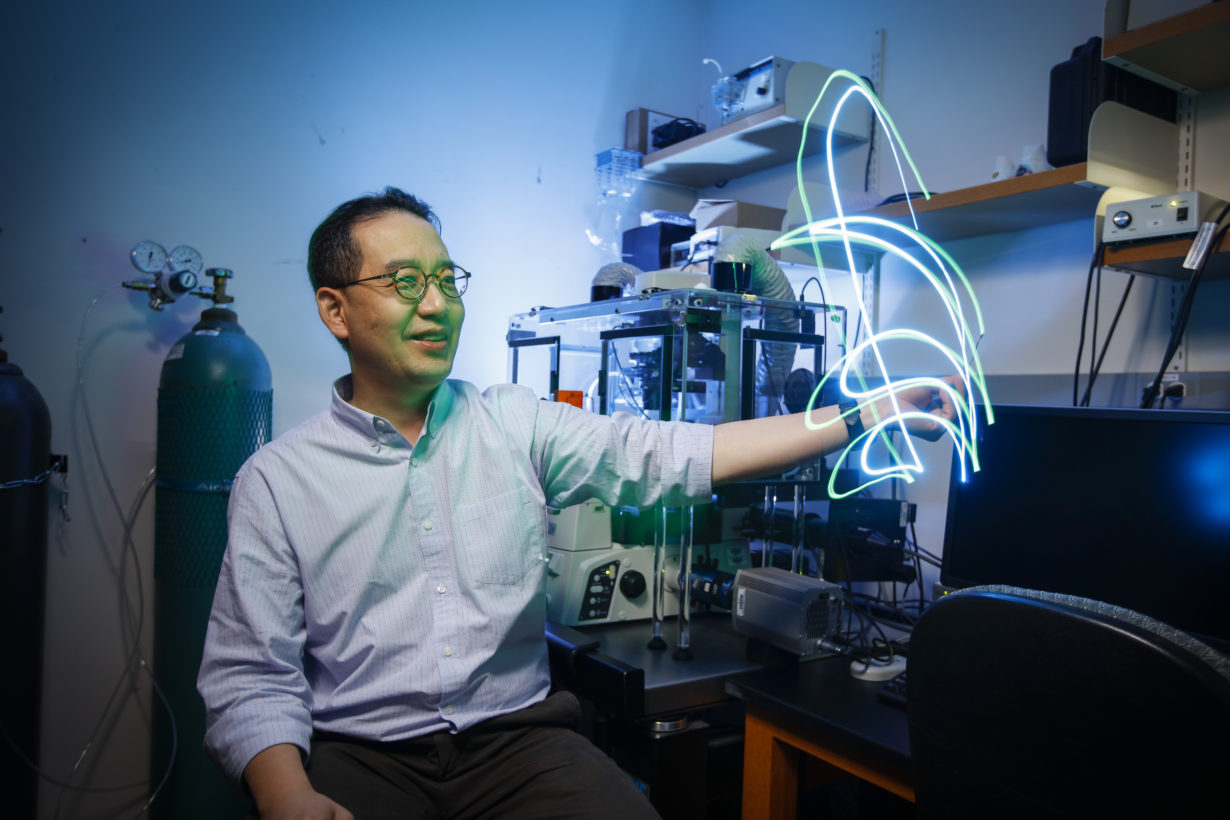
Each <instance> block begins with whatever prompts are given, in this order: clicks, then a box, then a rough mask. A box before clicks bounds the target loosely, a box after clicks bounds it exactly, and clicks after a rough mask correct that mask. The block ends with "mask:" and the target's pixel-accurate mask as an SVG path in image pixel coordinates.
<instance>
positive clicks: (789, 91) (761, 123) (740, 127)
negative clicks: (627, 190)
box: [639, 62, 871, 188]
mask: <svg viewBox="0 0 1230 820" xmlns="http://www.w3.org/2000/svg"><path fill="white" fill-rule="evenodd" d="M832 71H833V70H832V69H831V68H827V67H825V66H822V65H818V64H816V63H809V62H797V63H795V64H794V65H793V66H791V67H790V71H789V73H788V74H787V76H786V83H785V93H784V94H783V102H781V103H778V104H777V105H775V106H773V107H771V108H766V109H764V110H763V111H757V112H756V113H754V114H751V115H749V116H746V117H744V118H742V119H739V120H735V121H734V122H731V123H727V124H726V125H724V126H722V127H721V128H715V129H714V130H712V131H707V132H705V133H704V134H697V135H696V136H694V137H690V138H688V139H686V140H683V141H682V142H677V143H675V144H674V145H670V146H667V147H666V148H663V149H661V150H659V151H652V152H650V153H648V154H646V155H645V157H644V159H643V160H641V172H640V175H639V176H640V178H641V179H644V180H649V181H651V182H666V183H671V184H674V185H683V186H685V187H688V188H708V187H710V186H713V185H718V184H721V183H723V182H726V181H727V180H731V179H735V178H737V177H741V176H745V175H747V174H751V173H755V172H756V171H763V170H764V169H766V168H773V167H775V166H778V165H782V164H784V163H786V162H791V161H793V160H794V159H795V158H796V157H797V156H798V153H799V142H800V141H801V140H802V137H803V124H804V122H806V121H807V115H808V113H809V112H810V111H811V109H812V106H813V105H814V103H815V101H816V96H817V95H818V94H819V93H820V89H821V88H822V87H823V86H824V81H825V80H826V79H827V78H828V76H829V75H830V74H831V73H832ZM838 96H839V95H838V94H829V95H828V97H827V99H826V104H825V105H824V106H822V107H821V108H820V109H819V110H817V111H816V113H815V115H814V116H813V117H812V119H811V124H810V125H809V126H808V129H807V142H806V144H805V151H804V155H805V156H812V155H815V154H818V153H821V152H823V151H824V146H825V132H826V131H827V129H828V123H829V120H830V118H831V117H832V112H833V107H834V105H835V103H836V101H837V98H838ZM856 107H857V106H856ZM855 113H856V114H857V113H859V112H855ZM843 122H844V121H843ZM870 136H871V120H870V117H867V116H865V115H862V116H858V117H857V122H856V123H855V124H853V125H849V126H848V127H841V128H837V129H835V130H834V132H833V145H834V147H843V146H846V145H853V144H855V143H860V142H866V141H867V140H868V139H869V137H870Z"/></svg>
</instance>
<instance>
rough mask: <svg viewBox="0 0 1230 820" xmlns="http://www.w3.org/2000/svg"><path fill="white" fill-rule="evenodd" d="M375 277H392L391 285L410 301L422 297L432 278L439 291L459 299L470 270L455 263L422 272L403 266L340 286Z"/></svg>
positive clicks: (464, 290)
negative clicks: (433, 270) (390, 271)
mask: <svg viewBox="0 0 1230 820" xmlns="http://www.w3.org/2000/svg"><path fill="white" fill-rule="evenodd" d="M376 279H392V280H393V287H395V288H397V293H398V294H399V295H400V296H401V297H402V298H403V299H410V300H412V301H415V300H418V299H422V298H423V294H425V293H426V292H427V284H428V283H429V282H430V281H431V280H433V279H434V280H435V281H436V286H437V287H439V288H440V292H441V293H443V294H444V295H445V296H447V297H448V298H450V299H460V298H461V294H463V293H465V292H466V286H467V285H469V284H470V272H469V271H468V270H466V269H465V268H462V267H459V266H457V265H453V266H451V267H447V268H443V269H441V270H440V272H439V273H424V272H423V271H421V270H419V269H418V268H415V267H405V268H398V269H397V270H395V271H393V272H392V273H382V274H379V275H378V276H368V277H366V278H364V279H356V280H354V281H353V282H347V283H346V284H344V285H342V286H341V287H343V288H348V287H350V286H351V285H357V284H359V283H360V282H372V281H374V280H376Z"/></svg>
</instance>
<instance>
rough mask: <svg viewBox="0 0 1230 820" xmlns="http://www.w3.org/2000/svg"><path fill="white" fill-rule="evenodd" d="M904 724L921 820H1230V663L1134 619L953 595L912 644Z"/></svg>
mask: <svg viewBox="0 0 1230 820" xmlns="http://www.w3.org/2000/svg"><path fill="white" fill-rule="evenodd" d="M1159 583H1164V581H1162V580H1160V579H1159ZM1227 591H1228V592H1230V586H1228V587H1227ZM1216 604H1217V605H1218V606H1226V605H1230V600H1228V601H1218V602H1216ZM908 712H909V725H910V754H911V757H912V759H913V762H914V772H915V790H916V799H917V807H918V816H919V817H923V818H938V817H945V818H947V817H954V818H955V817H962V818H963V817H971V818H972V817H977V818H1005V817H1031V818H1043V817H1081V818H1121V817H1133V818H1134V817H1159V818H1161V817H1165V818H1171V817H1173V818H1184V819H1185V820H1187V819H1188V818H1194V817H1219V818H1224V817H1230V659H1228V658H1227V657H1226V656H1224V655H1222V654H1220V653H1218V652H1216V651H1214V650H1213V649H1211V648H1209V647H1208V646H1206V645H1205V644H1203V643H1201V642H1200V641H1197V640H1195V639H1194V638H1192V637H1191V636H1190V635H1188V634H1187V633H1184V632H1180V631H1179V630H1177V629H1174V628H1172V627H1169V626H1167V625H1165V624H1163V623H1160V622H1158V621H1156V620H1154V619H1152V618H1149V617H1146V616H1144V615H1141V614H1140V613H1138V612H1133V611H1131V610H1128V609H1123V608H1122V607H1117V606H1112V605H1110V604H1106V603H1102V602H1099V601H1092V600H1089V599H1086V598H1077V597H1074V596H1071V595H1059V594H1055V593H1049V592H1038V591H1034V590H1025V589H1018V588H1014V587H1003V586H992V587H973V588H970V589H968V590H964V591H962V592H958V593H954V594H952V595H949V596H947V597H946V598H944V599H942V600H940V601H937V602H936V603H935V604H934V605H933V606H932V607H931V608H930V609H928V610H927V611H926V612H925V613H924V614H923V616H922V617H921V618H920V619H919V621H918V623H917V625H916V626H915V628H914V633H913V636H912V637H911V639H910V651H909V704H908Z"/></svg>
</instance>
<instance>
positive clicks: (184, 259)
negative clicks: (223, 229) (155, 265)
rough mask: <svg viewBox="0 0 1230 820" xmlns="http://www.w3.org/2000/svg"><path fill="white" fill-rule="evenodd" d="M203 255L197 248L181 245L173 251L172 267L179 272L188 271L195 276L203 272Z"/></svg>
mask: <svg viewBox="0 0 1230 820" xmlns="http://www.w3.org/2000/svg"><path fill="white" fill-rule="evenodd" d="M201 264H202V263H201V255H200V254H199V253H197V250H196V248H193V247H189V246H188V245H180V246H179V247H177V248H175V249H173V250H172V251H171V267H172V269H174V270H175V271H176V272H177V273H178V272H179V271H185V270H186V271H188V272H190V273H192V274H193V275H194V276H195V275H196V274H198V273H200V272H201Z"/></svg>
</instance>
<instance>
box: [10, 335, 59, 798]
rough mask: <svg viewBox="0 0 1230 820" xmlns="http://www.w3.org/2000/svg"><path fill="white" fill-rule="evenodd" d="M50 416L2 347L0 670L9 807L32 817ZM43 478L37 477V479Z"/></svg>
mask: <svg viewBox="0 0 1230 820" xmlns="http://www.w3.org/2000/svg"><path fill="white" fill-rule="evenodd" d="M50 462H51V416H50V414H49V413H48V412H47V403H46V402H44V401H43V397H42V395H41V394H40V393H39V392H38V389H37V388H36V387H35V386H34V385H33V384H31V383H30V381H29V380H28V379H27V378H26V377H25V376H24V375H23V374H22V371H21V368H20V367H18V366H17V365H15V364H11V363H9V361H8V357H7V355H5V353H4V351H3V350H0V488H2V489H0V532H2V533H3V534H2V535H0V545H2V547H0V561H2V562H3V563H0V618H2V619H3V620H0V623H4V624H6V625H8V627H9V628H8V629H7V630H6V634H5V640H4V655H5V658H6V659H7V662H8V663H7V666H8V669H9V672H8V673H7V674H4V675H0V721H3V725H4V730H5V733H6V734H7V735H8V741H9V742H8V743H0V766H2V767H3V769H4V771H5V772H6V773H7V774H6V779H7V782H8V783H9V786H8V787H6V788H5V790H4V792H5V803H6V808H5V813H6V814H7V813H9V812H12V814H11V816H13V817H34V815H35V801H36V799H37V796H38V781H37V778H36V776H35V773H34V771H33V770H32V769H31V768H30V767H29V766H28V765H27V764H26V763H25V762H24V761H22V760H21V758H20V757H19V756H18V755H17V753H16V752H15V751H14V748H13V747H14V746H16V748H17V749H19V750H20V752H21V754H22V755H24V756H25V757H26V758H28V759H29V760H32V761H37V760H38V759H39V717H40V715H41V712H42V710H41V708H40V703H41V701H42V690H43V604H44V601H45V598H46V580H47V481H46V477H47V473H48V469H49V467H50ZM40 477H41V478H42V480H38V479H39V478H40Z"/></svg>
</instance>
